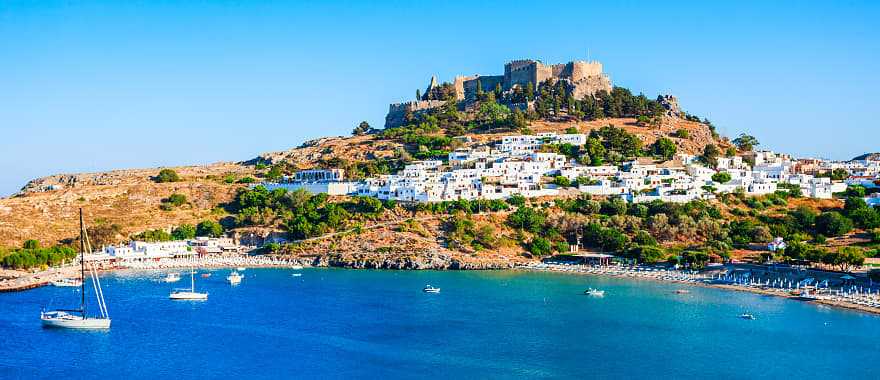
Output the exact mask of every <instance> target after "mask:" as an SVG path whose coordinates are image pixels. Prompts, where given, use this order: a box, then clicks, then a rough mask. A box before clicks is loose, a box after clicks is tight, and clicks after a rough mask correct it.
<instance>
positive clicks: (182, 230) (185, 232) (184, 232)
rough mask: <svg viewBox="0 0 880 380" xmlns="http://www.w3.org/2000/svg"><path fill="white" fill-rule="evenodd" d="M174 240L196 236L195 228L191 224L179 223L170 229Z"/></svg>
mask: <svg viewBox="0 0 880 380" xmlns="http://www.w3.org/2000/svg"><path fill="white" fill-rule="evenodd" d="M171 237H172V238H174V240H187V239H192V238H195V237H196V228H195V227H193V225H191V224H181V225H179V226H177V228H175V229H174V230H172V231H171Z"/></svg>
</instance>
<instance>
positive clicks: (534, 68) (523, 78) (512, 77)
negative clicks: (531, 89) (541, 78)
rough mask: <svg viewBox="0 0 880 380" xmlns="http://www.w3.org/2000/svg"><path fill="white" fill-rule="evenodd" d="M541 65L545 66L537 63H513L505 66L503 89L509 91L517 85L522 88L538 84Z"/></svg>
mask: <svg viewBox="0 0 880 380" xmlns="http://www.w3.org/2000/svg"><path fill="white" fill-rule="evenodd" d="M539 65H540V66H543V65H541V63H540V62H537V61H513V62H511V63H508V64H506V65H504V84H503V85H502V87H504V89H505V90H507V89H510V88H511V87H513V86H514V85H517V84H518V85H520V86H525V85H526V83H529V82H533V83H535V84H537V82H536V78H537V72H538V66H539Z"/></svg>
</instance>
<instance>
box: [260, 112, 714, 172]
mask: <svg viewBox="0 0 880 380" xmlns="http://www.w3.org/2000/svg"><path fill="white" fill-rule="evenodd" d="M607 125H613V126H615V127H619V128H623V129H625V130H626V131H627V132H630V133H633V134H635V135H636V136H638V137H639V138H640V139H641V140H642V142H643V143H644V145H646V146H647V145H650V144H652V143H653V142H654V141H656V140H657V139H658V138H661V137H668V138H671V139H672V140H673V141H674V142H675V143H676V145H677V146H678V151H679V152H682V153H690V154H700V153H702V151H703V148H704V147H705V146H706V145H708V144H715V145H717V146H718V147H720V148H722V149H723V148H726V147H728V146H730V143H729V142H728V141H727V140H726V139H724V138H720V139H716V138H714V137H713V135H712V131H711V130H710V129H709V127H708V126H707V125H705V124H702V123H698V122H693V121H687V120H684V119H681V118H676V117H666V118H664V120H663V123H662V124H661V125H660V126H659V127H646V126H641V125H639V124H638V123H637V122H636V119H632V118H619V119H602V120H594V121H569V122H553V121H534V122H532V123H531V124H530V126H529V128H530V129H532V131H534V132H535V133H540V132H556V133H565V130H566V129H568V128H571V127H574V128H577V130H578V131H579V132H580V133H590V131H591V130H594V129H599V128H602V127H604V126H607ZM679 130H686V131H688V137H687V138H678V137H675V136H676V133H677V131H679ZM511 134H516V132H503V133H482V134H468V135H465V136H467V137H469V138H470V139H469V140H470V141H467V142H464V143H463V144H462V146H463V147H470V146H476V145H483V144H489V143H492V142H495V141H499V140H500V139H501V138H502V137H503V136H505V135H511ZM402 148H404V145H403V144H401V143H399V142H395V141H392V140H384V139H381V138H380V137H379V136H378V135H375V134H373V135H364V136H352V137H342V136H340V137H327V138H321V139H316V140H312V141H308V142H306V143H304V144H302V145H300V146H299V147H296V148H293V149H290V150H287V151H282V152H270V153H264V154H262V155H260V157H258V158H257V160H259V161H263V162H267V163H279V162H287V163H290V164H293V165H295V166H296V167H298V168H300V169H306V168H312V167H315V166H319V165H320V163H321V162H322V161H331V160H333V159H344V160H348V161H368V160H373V159H380V158H391V157H394V156H395V154H396V152H397V151H398V150H399V149H402Z"/></svg>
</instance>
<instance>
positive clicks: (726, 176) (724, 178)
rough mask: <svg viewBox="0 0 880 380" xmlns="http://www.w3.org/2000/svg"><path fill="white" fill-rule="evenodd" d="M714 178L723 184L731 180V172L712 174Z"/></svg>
mask: <svg viewBox="0 0 880 380" xmlns="http://www.w3.org/2000/svg"><path fill="white" fill-rule="evenodd" d="M712 180H713V181H715V182H718V183H721V184H724V183H728V182H730V173H727V172H718V173H715V174H713V175H712Z"/></svg>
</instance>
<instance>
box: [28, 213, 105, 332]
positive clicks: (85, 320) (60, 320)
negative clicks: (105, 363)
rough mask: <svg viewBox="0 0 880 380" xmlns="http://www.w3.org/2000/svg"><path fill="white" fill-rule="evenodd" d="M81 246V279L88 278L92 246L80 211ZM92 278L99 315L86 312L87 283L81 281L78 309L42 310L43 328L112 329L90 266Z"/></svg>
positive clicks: (41, 320) (102, 292) (96, 274)
mask: <svg viewBox="0 0 880 380" xmlns="http://www.w3.org/2000/svg"><path fill="white" fill-rule="evenodd" d="M79 245H80V259H79V262H80V278H82V279H85V278H86V250H88V251H91V249H92V245H91V243H90V242H89V236H88V233H87V232H86V227H85V223H84V222H83V212H82V209H79ZM88 269H89V275H90V276H91V282H92V287H93V288H94V293H95V298H96V299H97V302H98V315H97V316H89V315H88V313H87V312H86V287H85V281H79V287H80V292H79V293H80V300H79V308H77V309H55V310H48V311H46V310H41V311H40V322H41V323H42V325H43V327H54V328H63V329H80V330H105V329H109V328H110V316H109V315H108V314H107V304H106V303H105V302H104V291H103V290H102V289H101V280H100V279H99V278H98V273H97V271H96V270H95V267H94V266H92V265H89V266H88Z"/></svg>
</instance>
